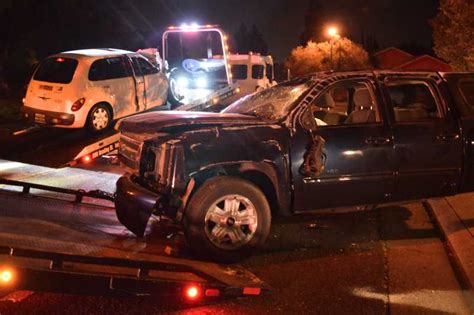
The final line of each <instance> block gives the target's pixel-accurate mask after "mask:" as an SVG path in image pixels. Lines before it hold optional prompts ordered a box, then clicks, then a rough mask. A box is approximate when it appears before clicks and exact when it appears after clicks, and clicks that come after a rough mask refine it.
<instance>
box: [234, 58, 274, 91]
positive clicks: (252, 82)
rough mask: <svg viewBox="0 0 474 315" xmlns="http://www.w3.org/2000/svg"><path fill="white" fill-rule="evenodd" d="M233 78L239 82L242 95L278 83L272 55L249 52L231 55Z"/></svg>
mask: <svg viewBox="0 0 474 315" xmlns="http://www.w3.org/2000/svg"><path fill="white" fill-rule="evenodd" d="M229 63H230V65H231V71H232V79H233V80H235V81H237V82H238V83H239V87H240V93H239V95H240V96H243V95H247V94H251V93H254V92H256V91H259V90H263V89H266V88H269V87H271V86H273V85H275V84H276V82H275V80H274V78H273V59H272V57H271V56H262V55H260V54H255V53H252V52H250V53H248V54H245V55H240V54H231V55H229Z"/></svg>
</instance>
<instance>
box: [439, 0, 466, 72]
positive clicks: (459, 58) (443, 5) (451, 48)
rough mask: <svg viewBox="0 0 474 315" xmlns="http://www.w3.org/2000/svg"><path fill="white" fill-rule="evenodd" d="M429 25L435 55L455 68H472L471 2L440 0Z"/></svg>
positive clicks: (464, 0)
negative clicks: (431, 31) (436, 11)
mask: <svg viewBox="0 0 474 315" xmlns="http://www.w3.org/2000/svg"><path fill="white" fill-rule="evenodd" d="M431 25H432V27H433V40H434V51H435V53H436V55H438V57H440V58H442V59H444V60H446V61H447V62H449V63H450V64H451V66H453V68H454V69H455V70H459V71H465V70H474V65H473V62H472V60H473V55H474V52H473V47H474V2H473V1H471V0H440V5H439V9H438V14H437V15H436V17H435V18H434V19H433V20H432V21H431Z"/></svg>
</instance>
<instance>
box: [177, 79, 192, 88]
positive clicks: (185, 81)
mask: <svg viewBox="0 0 474 315" xmlns="http://www.w3.org/2000/svg"><path fill="white" fill-rule="evenodd" d="M176 82H177V83H178V86H179V87H182V88H186V87H188V85H189V80H188V79H187V78H185V77H180V78H178V80H176Z"/></svg>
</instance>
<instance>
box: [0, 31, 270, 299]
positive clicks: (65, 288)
mask: <svg viewBox="0 0 474 315" xmlns="http://www.w3.org/2000/svg"><path fill="white" fill-rule="evenodd" d="M196 37H200V38H201V39H204V43H203V41H201V40H198V41H197V42H198V48H200V49H203V48H204V51H205V53H206V56H205V57H204V58H202V57H200V56H198V55H192V56H191V55H190V56H185V55H183V49H182V48H183V46H182V45H183V43H186V42H187V40H191V41H193V40H195V39H196ZM171 44H172V45H174V46H173V47H170V45H171ZM219 46H220V47H221V51H220V52H216V55H214V52H213V51H214V50H215V49H217V48H218V47H219ZM216 47H217V48H216ZM188 48H189V47H188ZM177 52H179V53H180V55H179V56H177V55H176V53H177ZM227 55H228V46H227V43H226V37H225V35H224V34H223V32H222V31H221V30H220V29H219V28H217V27H216V26H214V25H206V26H198V25H195V24H191V25H182V26H180V27H174V26H172V27H170V28H169V29H168V30H167V31H166V32H165V33H164V34H163V57H164V63H165V65H166V66H167V68H168V69H169V71H168V78H169V80H170V82H174V83H175V84H174V86H173V88H174V90H173V93H174V95H175V97H176V99H175V101H176V102H174V103H173V104H172V105H173V107H174V108H173V109H175V110H187V111H192V110H200V111H212V110H217V109H216V108H217V105H218V104H219V103H220V102H221V101H222V100H224V99H226V98H228V97H230V96H232V95H234V94H235V93H238V92H239V88H238V85H237V84H234V83H233V81H232V75H231V73H230V66H229V63H228V60H227ZM191 57H192V58H191ZM214 57H215V58H214ZM183 74H187V75H189V76H188V78H187V82H185V80H183V77H182V76H181V75H183ZM204 76H205V81H206V82H204V81H203V78H204ZM212 80H214V81H215V82H214V83H212ZM184 83H186V84H184ZM37 130H38V129H37V128H29V129H25V130H21V131H19V132H17V133H16V136H17V141H16V142H15V143H13V144H12V145H11V147H10V148H9V147H8V146H6V147H4V148H5V150H4V152H9V153H11V155H9V156H12V157H14V158H15V159H16V158H18V157H19V160H22V159H23V161H25V160H26V162H30V163H32V164H38V161H41V160H44V161H49V162H48V163H49V165H51V164H52V165H51V166H54V167H61V168H60V169H52V168H47V167H40V166H35V165H31V164H23V163H20V162H11V161H6V160H0V217H1V219H0V231H1V232H0V292H5V291H12V290H19V289H24V290H33V291H51V292H64V293H78V294H106V295H109V294H110V295H133V296H142V295H153V294H157V293H158V294H166V295H171V296H175V297H178V298H182V299H184V300H185V301H188V302H200V301H203V300H206V299H211V300H212V299H216V298H222V297H228V296H249V295H260V294H261V293H262V292H264V291H266V290H268V287H267V285H266V284H265V283H263V282H262V281H261V280H259V279H258V278H257V277H256V276H255V275H253V274H252V273H250V272H249V271H247V270H245V269H243V268H241V267H238V266H237V267H236V266H221V265H217V264H215V263H210V262H204V261H197V260H194V259H193V258H192V257H191V256H189V255H187V254H186V253H185V251H183V250H182V249H181V247H182V246H180V241H177V240H179V239H180V237H179V234H175V232H170V234H169V235H163V238H162V241H160V242H155V241H153V242H149V241H150V240H148V239H146V238H144V239H140V240H136V238H135V237H134V236H133V235H132V234H130V233H129V232H127V231H126V229H125V228H124V227H123V226H122V225H121V224H120V223H119V222H118V220H117V218H116V217H115V211H114V208H113V200H114V194H113V192H112V191H113V190H114V188H111V189H109V191H104V190H103V188H102V187H104V186H105V187H106V186H107V185H110V184H115V181H116V179H114V178H111V177H110V176H112V175H105V173H95V172H90V171H87V170H83V169H77V168H70V167H68V166H72V165H75V164H77V163H81V162H85V163H87V162H90V161H92V160H93V159H95V158H98V157H100V156H103V155H107V154H111V153H114V151H116V150H117V148H118V134H117V133H116V131H115V130H109V131H107V132H105V133H103V134H101V135H96V136H93V137H89V135H78V133H77V132H76V131H70V132H66V133H65V136H64V139H61V140H59V139H58V136H57V135H58V134H57V133H58V132H60V131H57V130H49V131H48V132H46V133H44V135H41V133H37V132H35V131H37ZM61 132H63V131H61ZM22 137H29V138H28V139H30V140H29V141H30V142H31V143H34V144H35V145H33V144H31V143H30V145H26V144H25V143H26V142H28V141H25V139H24V138H22ZM43 141H44V142H49V143H50V144H48V145H46V146H42V145H37V143H41V142H43ZM64 141H70V144H71V145H66V143H64ZM29 146H31V147H29ZM21 147H27V148H26V149H25V152H24V153H25V154H23V155H21V152H20V153H18V152H17V151H18V150H17V148H21ZM30 149H31V150H30ZM54 150H61V152H66V153H64V154H65V157H63V159H62V160H57V161H56V158H57V157H56V156H55V154H54V153H53V152H54ZM20 151H21V150H20ZM27 155H28V157H26V158H25V156H27ZM7 156H8V155H7ZM64 158H65V159H66V160H65V161H64ZM16 160H17V159H16ZM52 160H53V161H54V162H55V163H51V161H52ZM48 163H46V164H47V165H48ZM44 182H46V183H48V185H47V184H44ZM94 183H95V184H94ZM170 228H171V229H172V226H170ZM176 235H177V236H176Z"/></svg>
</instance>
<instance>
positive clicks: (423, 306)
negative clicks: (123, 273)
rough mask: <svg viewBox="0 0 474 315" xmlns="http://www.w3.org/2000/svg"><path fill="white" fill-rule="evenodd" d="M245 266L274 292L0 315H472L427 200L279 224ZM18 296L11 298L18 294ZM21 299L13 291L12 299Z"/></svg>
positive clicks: (44, 298) (61, 299)
mask: <svg viewBox="0 0 474 315" xmlns="http://www.w3.org/2000/svg"><path fill="white" fill-rule="evenodd" d="M274 223H275V224H274V228H273V230H272V234H271V237H270V240H269V241H268V243H267V245H266V248H265V250H264V251H263V252H262V253H261V254H260V255H257V256H255V257H253V258H251V259H249V260H248V261H246V262H245V263H244V266H245V267H247V268H248V269H249V270H250V271H252V272H254V273H255V274H256V275H257V276H258V277H260V278H261V279H262V280H264V281H266V282H267V283H268V284H269V285H271V286H272V287H273V290H272V291H271V292H270V293H267V294H266V295H264V296H260V297H254V298H242V299H237V300H225V301H220V302H218V303H216V304H212V305H201V306H196V305H187V304H183V303H178V302H175V301H171V300H169V299H165V298H160V297H153V298H105V297H99V296H92V297H88V296H73V295H62V294H49V293H34V294H31V295H29V294H24V293H18V294H17V296H19V297H20V301H18V302H12V301H8V300H5V298H4V299H3V300H1V301H0V314H2V315H3V314H103V313H107V314H157V313H163V312H165V313H167V312H177V313H179V314H275V313H277V314H472V313H473V311H474V302H473V298H472V295H470V294H469V292H467V291H463V290H462V288H461V287H460V285H459V283H458V281H457V280H456V276H455V272H454V271H453V269H452V266H451V264H450V262H449V259H448V255H447V254H446V251H445V248H444V246H443V243H442V242H441V240H440V238H439V235H440V234H439V232H438V231H437V229H436V228H435V227H434V226H433V224H432V222H431V220H430V218H429V217H428V215H427V213H426V211H425V209H424V208H423V206H422V205H421V204H420V203H413V204H409V205H405V206H389V207H383V208H377V209H375V210H370V211H352V212H348V213H326V214H320V215H313V216H302V217H297V218H291V219H289V220H288V219H286V220H280V221H277V222H274ZM10 297H11V296H10ZM13 297H14V295H13Z"/></svg>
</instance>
